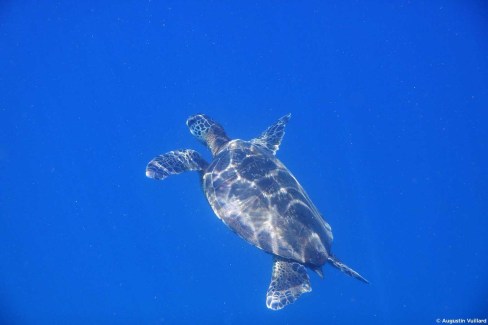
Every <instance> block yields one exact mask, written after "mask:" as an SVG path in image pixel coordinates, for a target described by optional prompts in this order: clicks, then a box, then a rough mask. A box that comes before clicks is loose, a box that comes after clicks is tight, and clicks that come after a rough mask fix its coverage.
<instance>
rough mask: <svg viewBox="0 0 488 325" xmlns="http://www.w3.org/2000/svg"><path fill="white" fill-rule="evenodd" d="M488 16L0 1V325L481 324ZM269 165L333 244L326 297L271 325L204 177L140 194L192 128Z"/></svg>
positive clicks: (344, 5)
mask: <svg viewBox="0 0 488 325" xmlns="http://www.w3.org/2000/svg"><path fill="white" fill-rule="evenodd" d="M487 14H488V10H487V7H486V5H483V1H457V2H456V1H425V2H415V3H410V2H407V1H393V2H391V1H364V2H356V1H337V2H325V1H317V2H313V1H310V2H298V1H297V2H285V3H283V2H281V1H268V2H264V1H263V2H257V3H249V2H243V3H242V4H239V5H237V4H228V3H227V4H226V2H208V3H205V4H203V2H184V3H182V2H166V3H162V2H159V1H118V2H106V3H104V4H101V3H99V2H98V1H81V4H80V3H79V2H75V1H73V2H69V1H59V2H58V1H56V2H54V1H43V2H40V1H2V2H1V4H0V322H1V323H8V324H52V323H64V324H76V323H79V324H86V323H100V324H110V323H122V324H123V323H147V324H155V323H159V322H167V323H193V324H195V323H205V322H212V323H227V324H236V323H244V322H251V321H252V322H253V323H255V324H259V323H267V324H296V323H298V322H302V323H303V322H304V321H308V322H311V323H320V324H358V323H362V324H381V323H384V324H393V323H395V324H402V323H404V324H407V323H410V324H412V323H418V324H435V319H436V318H458V317H461V318H465V317H481V318H486V317H487V316H488V312H487V311H488V277H487V269H488V240H487V237H488V236H487V234H488V220H487V210H488V209H487V192H488V191H487V186H488V182H487V171H486V169H487V168H486V166H487V162H488V161H487V160H488V159H487V149H488V148H487V139H488V134H487V133H488V132H487V115H488V114H487V108H488V60H487V53H488V37H487V36H488V35H487V34H488V26H487V25H488V21H487ZM197 112H205V113H207V114H209V115H211V116H212V117H214V118H215V119H216V120H218V121H220V122H221V123H222V125H223V126H224V127H225V128H226V130H227V132H228V134H229V135H230V136H232V137H238V138H243V139H250V138H252V137H255V136H257V135H258V134H259V133H260V132H262V131H263V130H264V129H265V128H266V127H267V126H268V125H270V124H271V123H273V122H274V121H275V120H276V119H277V118H279V117H280V116H282V115H284V114H286V113H288V112H291V113H292V114H293V117H292V119H291V121H290V123H289V125H288V128H287V134H286V136H285V139H284V141H283V143H282V146H281V150H280V151H279V153H278V156H279V157H280V159H281V160H282V161H283V162H284V163H285V164H286V165H287V166H288V167H289V168H290V170H291V171H292V172H293V173H294V174H295V176H296V177H297V178H298V179H299V180H300V181H301V183H302V185H303V186H304V187H305V188H306V189H307V191H308V194H309V195H310V197H311V198H312V200H313V201H314V202H315V204H316V205H317V207H318V208H319V209H320V210H321V212H322V213H323V215H324V216H325V218H326V219H327V220H328V222H329V223H330V224H331V225H332V228H333V230H334V235H335V241H334V247H333V248H334V252H335V254H336V255H337V256H338V257H340V258H341V259H342V260H343V261H344V262H346V263H347V264H348V265H350V266H351V267H353V268H355V269H356V270H357V271H359V272H360V273H361V274H362V275H364V276H365V277H366V278H368V279H369V280H370V281H371V285H369V286H368V285H364V284H362V283H360V282H359V281H356V280H354V279H351V278H349V277H347V276H346V275H344V274H341V272H339V271H337V270H335V269H333V268H331V267H326V268H325V279H324V280H320V279H319V278H318V277H317V276H316V275H314V274H310V275H311V281H312V287H313V292H312V293H310V294H306V295H304V296H303V297H302V298H301V299H300V300H299V301H298V302H297V303H295V304H294V305H292V306H289V307H287V308H285V309H284V310H282V311H279V312H272V311H269V310H267V309H266V307H265V292H266V289H267V287H268V283H269V280H270V273H271V258H270V257H269V256H268V255H266V254H264V253H262V252H260V251H258V250H257V249H255V248H253V247H252V246H250V245H248V244H246V243H245V242H244V241H242V240H241V239H239V238H238V237H237V236H235V235H234V234H233V233H231V232H230V231H229V230H228V229H227V228H226V227H225V226H224V225H223V224H222V223H221V222H220V221H219V220H218V219H217V218H216V217H215V216H214V215H213V213H212V211H211V209H210V207H209V206H208V204H207V202H206V200H205V198H204V196H203V194H202V193H201V190H200V187H199V181H198V177H197V174H196V173H186V174H182V175H179V176H175V177H172V178H170V179H168V180H166V181H164V182H156V181H153V180H150V179H147V178H146V177H145V175H144V170H145V166H146V163H147V162H148V161H149V160H150V159H151V158H153V157H154V156H156V155H158V154H161V153H164V152H166V151H169V150H173V149H178V148H194V149H197V150H199V151H200V152H202V153H204V154H205V156H206V157H207V158H208V159H209V158H210V155H209V153H208V152H207V151H206V149H205V148H204V147H203V146H201V145H200V144H199V143H198V142H197V141H196V140H195V139H193V138H192V136H191V135H190V134H189V132H188V130H187V129H186V126H185V120H186V118H187V117H188V116H189V115H190V114H194V113H197Z"/></svg>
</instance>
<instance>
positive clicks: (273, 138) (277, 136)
mask: <svg viewBox="0 0 488 325" xmlns="http://www.w3.org/2000/svg"><path fill="white" fill-rule="evenodd" d="M290 117H291V114H287V115H285V116H283V117H282V118H280V119H279V120H278V121H277V122H276V123H275V124H273V125H271V126H270V127H269V128H267V129H266V131H264V132H263V133H262V134H261V135H260V136H259V137H257V138H255V139H252V140H251V142H252V143H254V144H258V145H261V146H263V147H265V148H267V149H269V150H271V151H272V152H273V155H275V154H276V151H278V149H279V148H280V144H281V140H283V136H284V135H285V126H286V123H288V121H289V120H290Z"/></svg>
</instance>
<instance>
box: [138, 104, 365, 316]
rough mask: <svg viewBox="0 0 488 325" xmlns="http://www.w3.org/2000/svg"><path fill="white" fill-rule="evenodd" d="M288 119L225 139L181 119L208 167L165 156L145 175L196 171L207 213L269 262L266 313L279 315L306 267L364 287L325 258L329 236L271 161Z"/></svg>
mask: <svg viewBox="0 0 488 325" xmlns="http://www.w3.org/2000/svg"><path fill="white" fill-rule="evenodd" d="M290 116H291V115H290V114H288V115H285V116H283V117H282V118H280V119H279V120H278V121H277V122H276V123H275V124H273V125H272V126H270V127H269V128H268V129H267V130H266V131H264V132H263V133H262V134H261V135H260V136H259V137H257V138H255V139H252V140H250V141H244V140H239V139H236V140H231V139H230V138H229V137H228V136H227V135H226V133H225V131H224V129H223V128H222V126H220V125H219V124H218V123H217V122H215V121H214V120H212V119H211V118H210V117H209V116H207V115H204V114H197V115H193V116H191V117H189V118H188V120H187V121H186V125H187V126H188V127H189V129H190V132H191V133H192V134H193V135H194V136H195V137H196V138H197V139H198V140H200V141H202V142H203V143H204V144H205V145H206V146H207V147H208V148H209V149H210V151H211V152H212V155H213V161H212V162H211V163H210V164H209V163H207V162H206V161H205V160H204V159H203V158H202V157H201V156H200V154H199V153H198V152H196V151H194V150H190V149H186V150H176V151H170V152H168V153H166V154H164V155H160V156H157V157H156V158H154V159H153V160H151V161H150V162H149V164H148V165H147V168H146V176H147V177H149V178H154V179H164V178H166V177H168V176H169V175H173V174H179V173H182V172H185V171H189V170H196V171H199V172H200V176H201V181H202V185H203V191H204V193H205V195H206V197H207V199H208V202H209V203H210V206H211V207H212V209H213V211H214V212H215V214H216V215H217V217H219V218H220V220H222V221H223V222H224V223H225V224H226V225H227V226H228V227H229V228H231V229H232V230H233V231H234V232H235V233H236V234H237V235H239V236H240V237H242V238H243V239H245V240H246V241H247V242H249V243H250V244H252V245H254V246H256V247H258V248H260V249H262V250H264V251H266V252H267V253H269V254H271V255H272V256H273V269H272V277H271V283H270V285H269V288H268V291H267V294H266V306H267V307H268V308H270V309H272V310H279V309H281V308H283V307H285V306H286V305H288V304H291V303H293V302H294V301H295V300H297V299H298V297H299V296H300V295H301V294H302V293H305V292H309V291H311V290H312V289H311V286H310V280H309V277H308V275H307V272H306V267H308V268H310V269H311V270H313V271H315V272H316V273H317V274H318V275H319V276H320V277H323V273H322V266H323V265H324V264H325V263H330V264H331V265H333V266H335V267H336V268H338V269H340V270H341V271H343V272H345V273H347V274H349V275H350V276H353V277H355V278H357V279H359V280H361V281H363V282H365V283H368V281H367V280H366V279H364V278H363V277H362V276H361V275H359V274H358V273H357V272H356V271H354V270H352V269H351V268H349V267H348V266H346V265H345V264H343V263H341V262H340V261H339V260H338V259H337V258H336V257H334V255H332V253H331V244H332V231H331V227H330V226H329V224H328V223H327V222H326V221H325V220H324V219H323V218H322V216H321V214H320V213H319V211H318V210H317V208H316V207H315V205H314V204H313V203H312V201H311V200H310V198H309V197H308V195H307V193H305V190H304V189H303V188H302V186H301V185H300V184H299V183H298V181H297V180H296V178H295V177H294V176H293V175H292V174H291V172H290V171H289V170H288V169H287V168H286V167H285V165H283V163H282V162H281V161H279V160H278V159H277V158H276V156H275V154H276V152H277V151H278V149H279V146H280V143H281V140H282V138H283V135H284V134H285V132H284V129H285V125H286V124H287V122H288V120H289V119H290Z"/></svg>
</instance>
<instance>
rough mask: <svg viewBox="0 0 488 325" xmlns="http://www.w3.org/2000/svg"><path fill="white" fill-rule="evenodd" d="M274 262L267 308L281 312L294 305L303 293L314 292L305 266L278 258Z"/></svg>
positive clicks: (267, 296)
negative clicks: (287, 306) (284, 308)
mask: <svg viewBox="0 0 488 325" xmlns="http://www.w3.org/2000/svg"><path fill="white" fill-rule="evenodd" d="M273 262H274V263H273V273H272V276H271V283H270V284H269V288H268V292H267V293H266V306H267V307H268V308H269V309H272V310H280V309H281V308H283V307H285V306H286V305H289V304H292V303H294V302H295V301H296V300H297V299H298V298H299V297H300V296H301V295H302V293H305V292H310V291H312V287H311V286H310V279H309V278H308V274H307V270H306V269H305V267H304V266H303V265H301V264H300V263H297V262H291V261H287V260H284V259H281V258H279V257H276V256H275V257H274V260H273Z"/></svg>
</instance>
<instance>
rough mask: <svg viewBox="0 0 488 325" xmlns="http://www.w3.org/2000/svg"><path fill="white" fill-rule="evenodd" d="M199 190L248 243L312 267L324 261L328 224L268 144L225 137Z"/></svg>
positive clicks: (327, 249)
mask: <svg viewBox="0 0 488 325" xmlns="http://www.w3.org/2000/svg"><path fill="white" fill-rule="evenodd" d="M203 190H204V192H205V195H206V196H207V199H208V201H209V203H210V205H211V206H212V209H213V210H214V212H215V214H216V215H217V216H218V217H219V218H220V219H221V220H222V221H223V222H224V223H225V224H226V225H227V226H228V227H229V228H231V229H232V230H233V231H234V232H235V233H236V234H238V235H239V236H241V237H242V238H244V239H245V240H246V241H248V242H249V243H251V244H252V245H254V246H257V247H259V248H261V249H262V250H264V251H266V252H268V253H271V254H274V255H277V256H280V257H283V258H286V259H290V260H294V261H297V262H300V263H302V264H305V265H309V266H312V267H313V266H321V265H323V264H324V263H325V262H326V261H327V257H328V256H329V252H330V246H331V243H332V231H331V228H330V226H329V224H328V223H327V222H326V221H325V220H324V219H323V218H322V216H321V215H320V213H319V212H318V211H317V209H316V208H315V206H314V205H313V203H312V202H311V200H310V199H309V197H308V195H307V194H306V193H305V191H304V189H303V188H302V186H301V185H300V184H299V183H298V181H297V180H296V179H295V177H294V176H293V175H292V174H291V173H290V171H289V170H288V169H287V168H286V167H285V166H284V165H283V163H281V162H280V161H279V160H278V159H277V158H276V157H275V156H274V155H273V153H272V152H271V151H270V150H268V149H266V148H264V147H262V146H260V145H258V144H254V143H251V142H247V141H242V140H232V141H229V142H228V143H227V144H226V145H225V146H223V147H222V148H221V149H220V150H219V152H217V154H216V155H215V157H214V160H213V162H212V163H211V164H210V165H209V166H208V167H207V168H206V170H205V173H204V175H203Z"/></svg>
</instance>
